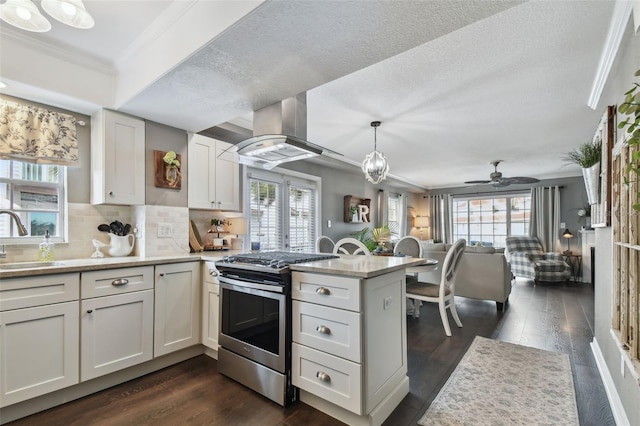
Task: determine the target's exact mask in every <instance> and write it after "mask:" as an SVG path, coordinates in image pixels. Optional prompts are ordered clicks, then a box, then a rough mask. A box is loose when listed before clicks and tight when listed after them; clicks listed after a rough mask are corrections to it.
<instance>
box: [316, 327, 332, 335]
mask: <svg viewBox="0 0 640 426" xmlns="http://www.w3.org/2000/svg"><path fill="white" fill-rule="evenodd" d="M316 331H317V332H318V333H322V334H331V329H330V328H329V327H327V326H326V325H319V326H317V327H316Z"/></svg>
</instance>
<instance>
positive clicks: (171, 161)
mask: <svg viewBox="0 0 640 426" xmlns="http://www.w3.org/2000/svg"><path fill="white" fill-rule="evenodd" d="M162 161H164V164H165V167H164V177H165V179H166V181H167V182H168V183H169V185H171V186H175V185H176V184H177V183H178V178H179V177H180V160H178V158H177V155H176V152H175V151H169V152H167V153H166V154H165V155H164V157H162Z"/></svg>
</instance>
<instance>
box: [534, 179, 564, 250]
mask: <svg viewBox="0 0 640 426" xmlns="http://www.w3.org/2000/svg"><path fill="white" fill-rule="evenodd" d="M530 221H531V222H530V224H529V236H531V237H538V239H539V240H540V242H541V243H542V247H543V248H544V250H545V252H551V251H555V252H557V251H560V241H559V240H560V188H559V187H557V186H552V187H536V188H531V219H530Z"/></svg>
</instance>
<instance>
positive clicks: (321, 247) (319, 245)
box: [316, 235, 336, 253]
mask: <svg viewBox="0 0 640 426" xmlns="http://www.w3.org/2000/svg"><path fill="white" fill-rule="evenodd" d="M335 245H336V243H334V242H333V240H332V239H331V238H329V237H327V236H326V235H320V236H319V237H318V238H316V253H333V248H334V247H335Z"/></svg>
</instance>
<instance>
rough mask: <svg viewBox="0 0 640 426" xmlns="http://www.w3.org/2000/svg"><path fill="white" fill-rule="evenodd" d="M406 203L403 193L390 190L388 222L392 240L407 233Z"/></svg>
mask: <svg viewBox="0 0 640 426" xmlns="http://www.w3.org/2000/svg"><path fill="white" fill-rule="evenodd" d="M406 216H407V215H406V205H405V199H404V197H403V196H402V194H397V193H394V192H390V193H389V196H388V198H387V224H388V225H389V230H390V231H391V241H397V240H399V239H400V237H401V236H403V235H405V229H404V228H405V225H406Z"/></svg>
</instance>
